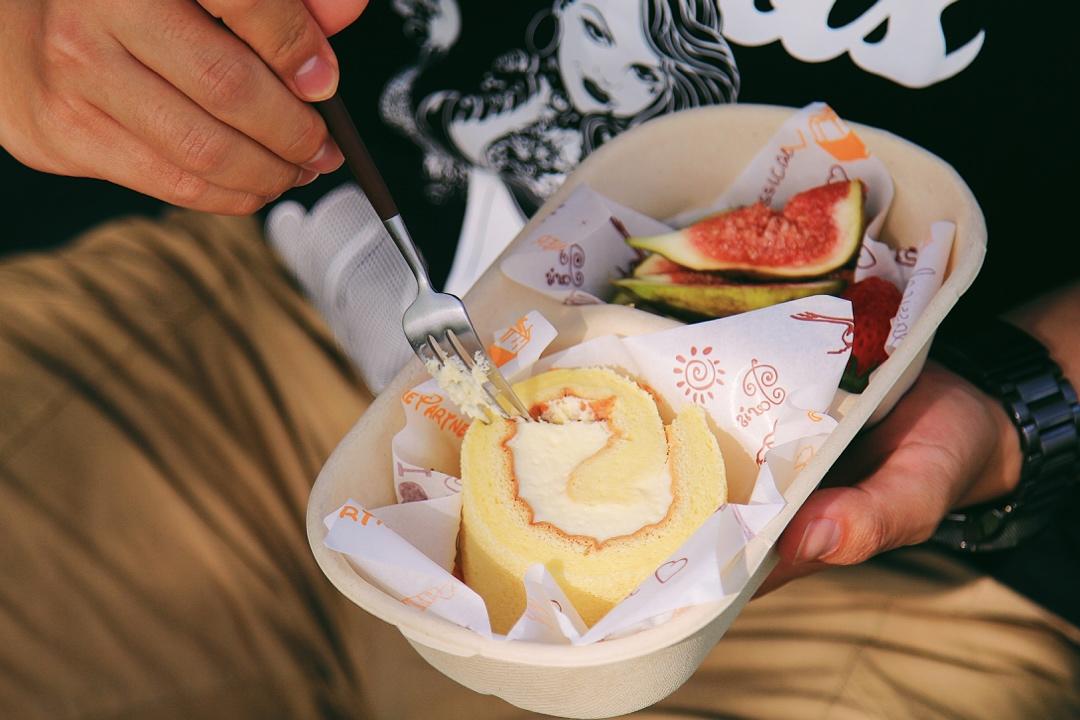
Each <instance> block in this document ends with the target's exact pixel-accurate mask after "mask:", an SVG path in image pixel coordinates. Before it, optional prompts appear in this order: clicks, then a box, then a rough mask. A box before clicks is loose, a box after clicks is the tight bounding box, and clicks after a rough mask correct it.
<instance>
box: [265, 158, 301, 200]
mask: <svg viewBox="0 0 1080 720" xmlns="http://www.w3.org/2000/svg"><path fill="white" fill-rule="evenodd" d="M299 177H300V171H299V170H298V169H296V168H295V167H293V166H291V165H287V166H285V167H284V168H282V169H281V170H280V171H279V172H278V173H277V174H276V177H275V178H274V181H273V182H272V183H271V184H270V186H269V188H267V192H266V193H264V194H265V195H269V196H270V197H273V196H275V195H280V194H281V193H283V192H285V191H286V190H289V189H291V188H292V187H293V186H294V185H296V181H297V180H298V179H299Z"/></svg>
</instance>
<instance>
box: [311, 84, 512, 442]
mask: <svg viewBox="0 0 1080 720" xmlns="http://www.w3.org/2000/svg"><path fill="white" fill-rule="evenodd" d="M315 108H316V109H317V110H318V111H319V114H320V115H322V116H323V119H324V120H325V121H326V126H327V128H328V129H329V130H330V135H331V136H332V137H333V138H334V141H335V142H337V145H338V147H339V148H340V149H341V154H342V155H344V156H345V162H346V164H347V165H348V166H349V169H350V170H351V171H352V174H353V176H354V177H355V178H356V181H357V183H359V184H360V188H361V189H362V190H363V191H364V194H366V195H367V197H368V200H369V201H370V202H371V206H372V207H373V208H374V209H375V213H376V214H377V215H378V216H379V219H380V220H382V223H383V225H384V226H385V227H386V231H387V232H388V233H389V234H390V239H391V240H393V241H394V244H395V245H397V248H398V250H399V251H400V252H401V256H402V257H403V258H405V262H406V263H407V264H408V266H409V269H410V270H412V273H413V275H415V276H416V299H415V300H414V301H413V302H412V304H411V305H409V307H408V308H407V309H406V310H405V314H404V316H403V317H402V319H401V326H402V329H403V330H404V331H405V337H406V338H407V339H408V341H409V345H411V346H412V349H413V352H415V353H416V355H417V357H419V358H420V360H421V362H423V363H424V365H425V367H426V366H428V365H429V363H430V362H431V361H432V360H434V361H435V362H436V363H438V366H439V367H440V368H442V367H445V366H446V365H447V364H448V363H451V362H453V360H452V358H455V357H456V358H457V359H459V360H460V361H461V362H462V363H463V364H464V366H465V368H466V369H467V370H468V371H469V373H470V375H472V376H473V377H475V374H474V373H475V371H476V367H477V364H478V361H479V363H480V364H481V372H482V373H483V374H484V375H485V377H486V378H487V382H484V383H482V384H481V386H482V387H483V390H484V392H485V394H486V395H487V397H488V398H489V399H490V400H491V403H490V405H491V406H492V407H493V408H494V409H495V410H496V411H497V412H498V414H499V415H501V416H502V417H503V418H506V419H510V418H511V417H520V418H522V419H524V420H527V421H531V420H532V417H531V416H530V415H529V411H528V409H527V408H526V407H525V404H524V403H522V402H521V399H520V398H518V396H517V395H516V394H515V393H514V390H513V388H511V387H510V383H509V382H507V381H506V378H505V377H503V374H502V372H501V371H500V370H499V368H498V367H497V366H496V365H495V363H493V362H492V361H491V358H490V357H489V356H488V353H487V350H486V349H485V348H484V344H483V343H481V342H480V339H479V338H478V337H477V335H476V328H474V327H473V324H472V320H470V319H469V313H468V311H466V310H465V304H464V303H463V302H461V299H460V298H458V297H456V296H454V295H450V294H449V293H441V292H436V291H435V289H434V288H433V287H432V285H431V278H430V277H428V272H427V268H426V267H425V266H424V261H423V260H421V258H420V253H419V251H418V250H417V249H416V245H415V244H414V243H413V241H412V237H411V236H410V235H409V231H408V229H406V227H405V222H404V220H402V219H401V214H400V213H399V212H398V209H397V205H396V204H395V203H394V199H393V198H392V197H391V196H390V190H389V189H388V188H387V187H386V183H385V182H384V181H383V179H382V175H381V174H380V173H379V170H378V169H377V168H376V167H375V161H374V160H372V159H371V154H370V153H369V152H368V150H367V146H365V145H364V141H363V140H362V139H361V138H360V133H359V132H358V131H357V129H356V125H355V123H353V120H352V117H351V116H350V115H349V111H348V109H347V108H346V107H345V103H344V102H343V101H342V100H341V97H340V96H339V95H338V94H337V93H335V94H334V96H333V97H331V98H330V99H329V100H325V101H323V102H318V103H315Z"/></svg>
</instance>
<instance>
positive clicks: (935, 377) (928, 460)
mask: <svg viewBox="0 0 1080 720" xmlns="http://www.w3.org/2000/svg"><path fill="white" fill-rule="evenodd" d="M1005 319H1007V320H1008V321H1009V322H1011V323H1013V324H1014V325H1016V326H1017V327H1019V328H1021V329H1023V330H1025V331H1026V332H1028V333H1029V334H1030V335H1032V336H1033V337H1034V338H1036V339H1037V340H1039V341H1040V342H1042V343H1043V344H1044V345H1045V346H1046V347H1047V349H1048V350H1049V351H1050V355H1051V357H1052V358H1053V359H1054V360H1055V361H1056V362H1057V363H1058V364H1059V365H1060V366H1061V369H1062V372H1063V375H1064V376H1065V377H1066V378H1067V379H1068V380H1069V381H1070V382H1071V383H1072V385H1073V387H1078V388H1080V283H1075V284H1073V285H1071V286H1067V287H1064V288H1061V289H1059V290H1057V291H1055V292H1052V293H1050V294H1048V295H1046V296H1044V297H1041V298H1039V299H1037V300H1035V301H1033V302H1031V303H1029V304H1027V305H1025V306H1023V307H1021V308H1018V309H1016V310H1015V311H1013V312H1010V313H1008V314H1007V315H1006V316H1005ZM1021 461H1022V458H1021V451H1020V440H1019V435H1018V432H1017V428H1016V426H1014V425H1013V424H1012V422H1011V421H1010V420H1009V418H1008V417H1007V416H1006V414H1005V411H1004V409H1003V406H1002V405H1001V403H1000V402H999V401H998V400H997V399H996V398H993V397H990V396H989V395H987V394H986V393H984V392H982V391H981V390H979V389H978V388H976V387H975V386H974V385H972V384H971V383H969V382H967V381H966V380H964V379H962V378H961V377H959V376H958V375H956V374H954V373H952V372H950V371H949V370H947V369H945V368H944V367H942V366H941V365H939V364H937V363H934V362H932V361H931V362H928V363H927V365H926V368H925V370H924V371H923V373H922V374H921V376H920V377H919V379H918V380H917V381H916V383H915V385H914V386H913V387H912V389H911V390H910V391H909V392H908V393H907V395H905V396H904V397H903V398H902V399H901V401H900V402H899V403H898V404H897V406H896V408H895V409H894V410H893V411H892V412H891V413H890V414H889V415H888V416H887V417H886V418H885V419H884V420H883V421H882V422H881V423H880V424H879V425H877V426H875V427H873V428H872V429H870V430H868V431H867V432H865V433H863V434H862V435H860V436H859V437H858V438H856V440H855V442H854V443H853V444H852V446H851V447H850V448H849V449H848V451H847V452H846V453H845V454H844V455H843V456H842V457H841V459H840V461H839V462H838V463H837V466H836V467H835V468H834V469H833V470H832V471H831V472H830V474H829V476H828V477H827V478H826V481H825V483H824V485H826V487H823V488H821V489H819V490H817V491H816V492H814V493H813V494H812V495H811V496H810V497H809V498H808V499H807V501H806V503H805V504H804V505H803V507H802V508H800V510H799V512H798V513H797V514H796V515H795V517H794V518H793V519H792V521H791V524H790V525H789V526H788V528H787V529H786V530H785V531H784V534H783V535H782V536H781V538H780V541H779V543H778V551H779V554H780V564H779V565H778V566H777V568H776V569H775V570H774V571H773V573H772V574H771V575H770V576H769V578H768V579H767V580H766V581H765V583H764V584H763V585H762V587H761V589H760V590H759V593H758V594H759V595H760V594H763V593H766V592H769V591H771V590H774V589H776V588H777V587H780V586H781V585H783V584H784V583H786V582H788V581H789V580H792V579H794V578H797V577H801V576H803V575H808V574H810V573H813V572H816V571H818V570H821V569H824V568H827V567H830V566H834V565H853V564H856V563H860V562H863V561H864V560H867V559H869V558H871V557H873V556H874V555H877V554H878V553H881V552H884V551H886V550H892V549H894V548H898V547H902V546H905V545H914V544H917V543H921V542H924V541H926V540H928V539H930V537H931V535H932V534H933V532H934V530H935V529H936V528H937V526H938V525H939V523H940V522H941V521H942V519H943V518H944V517H945V514H946V513H947V512H948V511H950V510H952V509H955V508H964V507H968V506H971V505H975V504H977V503H983V502H988V501H991V500H994V499H996V498H1001V497H1004V496H1007V495H1008V494H1009V493H1010V492H1012V491H1013V489H1015V488H1016V485H1017V483H1018V482H1019V477H1020V468H1021Z"/></svg>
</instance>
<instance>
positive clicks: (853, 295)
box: [840, 277, 901, 392]
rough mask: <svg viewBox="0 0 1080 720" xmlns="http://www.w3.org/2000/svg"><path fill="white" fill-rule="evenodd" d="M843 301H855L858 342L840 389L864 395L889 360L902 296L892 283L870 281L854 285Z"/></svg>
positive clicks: (850, 287) (872, 279)
mask: <svg viewBox="0 0 1080 720" xmlns="http://www.w3.org/2000/svg"><path fill="white" fill-rule="evenodd" d="M842 297H844V298H847V299H848V300H850V301H851V309H852V313H853V314H854V317H855V339H854V343H853V344H852V347H851V357H850V358H849V359H848V365H847V368H845V370H844V377H843V379H842V380H841V381H840V387H842V388H843V389H845V390H848V391H849V392H862V391H863V390H864V389H866V385H867V383H868V382H869V376H870V373H871V372H872V371H873V370H874V369H875V368H876V367H877V366H878V365H880V364H881V363H883V362H885V360H886V359H887V358H888V357H889V356H888V354H886V352H885V340H886V339H887V338H888V336H889V331H890V330H891V323H892V319H893V317H895V316H896V311H897V309H899V307H900V298H901V295H900V291H899V290H898V289H897V288H896V286H895V285H893V284H892V283H891V282H889V281H888V280H885V279H884V278H879V277H869V278H866V279H864V280H860V281H859V282H857V283H855V284H854V285H850V286H849V287H848V288H847V290H845V291H844V292H843V295H842Z"/></svg>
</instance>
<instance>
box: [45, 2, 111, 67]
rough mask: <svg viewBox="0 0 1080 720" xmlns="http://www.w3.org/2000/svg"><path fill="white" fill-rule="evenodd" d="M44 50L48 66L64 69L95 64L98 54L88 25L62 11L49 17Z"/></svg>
mask: <svg viewBox="0 0 1080 720" xmlns="http://www.w3.org/2000/svg"><path fill="white" fill-rule="evenodd" d="M41 52H42V58H43V59H44V61H45V65H46V66H47V67H49V68H55V69H57V70H61V71H64V72H70V71H72V70H73V69H75V68H86V67H92V66H93V64H94V62H95V60H96V58H97V56H98V52H97V50H96V48H95V46H94V42H93V40H92V39H91V35H90V33H89V32H88V30H87V28H86V26H85V25H84V24H82V23H80V22H78V21H77V19H76V18H74V17H72V16H70V15H67V14H63V13H57V14H50V15H49V17H47V18H46V20H45V27H44V29H43V37H42V48H41Z"/></svg>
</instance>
